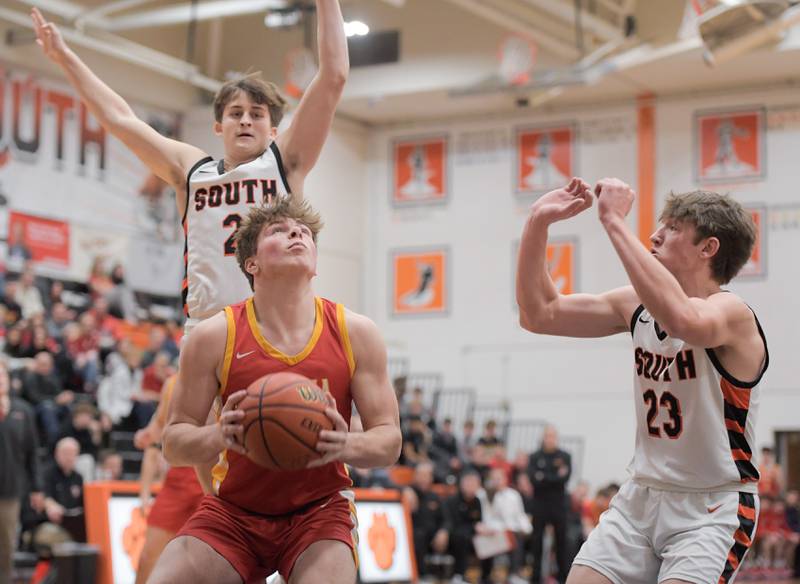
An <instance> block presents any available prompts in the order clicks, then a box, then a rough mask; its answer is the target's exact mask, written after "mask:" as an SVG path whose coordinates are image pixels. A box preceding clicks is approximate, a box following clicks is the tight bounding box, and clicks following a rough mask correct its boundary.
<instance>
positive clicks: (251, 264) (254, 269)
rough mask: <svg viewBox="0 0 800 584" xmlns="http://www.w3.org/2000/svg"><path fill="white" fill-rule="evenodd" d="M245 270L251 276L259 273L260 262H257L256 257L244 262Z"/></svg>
mask: <svg viewBox="0 0 800 584" xmlns="http://www.w3.org/2000/svg"><path fill="white" fill-rule="evenodd" d="M244 269H245V271H246V272H247V273H248V274H250V275H251V276H255V275H256V274H257V273H258V262H256V258H255V256H251V257H249V258H247V259H246V260H244Z"/></svg>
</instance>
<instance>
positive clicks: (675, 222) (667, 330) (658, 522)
mask: <svg viewBox="0 0 800 584" xmlns="http://www.w3.org/2000/svg"><path fill="white" fill-rule="evenodd" d="M594 192H595V193H596V195H597V200H598V218H599V220H600V223H601V224H602V226H603V228H604V229H605V231H606V233H607V234H608V237H609V239H610V240H611V243H612V245H613V246H614V249H615V251H616V253H617V255H618V256H619V259H620V261H621V262H622V265H623V266H624V267H625V271H626V272H627V274H628V277H629V279H630V282H631V285H630V286H625V287H622V288H617V289H615V290H611V291H609V292H606V293H604V294H599V295H595V294H571V295H568V296H565V295H561V294H559V293H558V290H557V289H556V287H555V285H554V284H553V281H552V278H551V277H550V274H549V272H548V268H547V259H546V258H547V232H548V229H549V227H550V225H551V224H553V223H555V222H557V221H562V220H565V219H569V218H570V217H573V216H575V215H577V214H578V213H580V212H582V211H585V210H586V209H588V208H589V207H591V205H592V202H593V200H594V198H595V196H594V195H593V194H592V190H591V188H590V187H589V185H588V184H586V183H584V182H583V181H581V180H580V179H577V178H576V179H572V181H571V182H570V183H569V185H567V186H565V187H564V188H561V189H556V190H554V191H551V192H549V193H547V194H546V195H544V196H543V197H541V198H540V199H539V200H537V201H536V202H535V203H534V204H533V206H532V207H531V211H530V215H529V216H528V220H527V223H526V225H525V228H524V231H523V233H522V241H521V244H520V254H519V263H518V268H517V302H518V304H519V308H520V323H521V324H522V326H523V327H524V328H525V329H527V330H529V331H531V332H535V333H539V334H548V335H561V336H571V337H605V336H609V335H613V334H617V333H625V332H628V333H630V334H631V337H632V340H633V345H634V351H633V359H632V363H631V365H633V368H632V369H633V378H634V383H633V386H634V400H635V404H636V448H635V451H634V456H633V460H632V461H631V464H630V466H629V467H628V471H629V473H630V475H631V478H630V480H628V481H627V482H626V483H625V484H624V485H623V486H622V488H621V489H620V491H619V493H617V495H616V496H615V497H614V498H613V499H612V500H611V504H610V507H609V509H608V511H606V512H605V513H604V514H603V515H602V517H601V518H600V523H599V525H598V526H597V528H595V530H594V531H592V533H591V534H590V535H589V538H588V539H587V540H586V542H585V543H584V544H583V546H582V547H581V550H580V551H579V552H578V555H577V557H576V558H575V560H574V564H573V567H572V570H571V571H570V573H569V577H568V579H567V583H568V584H609V583H611V584H621V583H624V584H653V583H656V582H657V583H659V584H685V583H692V584H709V583H711V582H713V583H719V584H728V583H730V582H732V581H733V580H734V578H735V577H736V574H737V571H738V569H739V567H740V566H741V562H742V560H743V559H744V556H745V554H746V553H747V550H748V549H749V547H750V545H751V543H752V541H753V536H754V535H755V528H756V518H757V515H758V490H757V485H758V479H759V475H758V470H757V469H756V467H755V465H754V464H753V461H752V459H751V458H752V452H753V446H754V444H755V426H756V416H757V414H758V403H759V396H760V389H759V382H760V381H761V377H762V375H763V374H764V372H765V371H766V369H767V366H768V365H769V353H768V351H767V342H766V338H765V336H764V333H763V331H762V329H761V325H760V324H759V322H758V319H757V318H756V316H755V313H754V312H753V310H751V309H750V307H749V306H748V305H747V304H745V302H744V301H743V300H742V299H741V298H739V297H738V296H736V295H735V294H731V293H730V292H727V291H726V290H724V289H723V288H722V286H724V285H725V284H727V283H728V282H730V280H731V279H733V277H734V276H736V274H737V273H738V272H739V270H740V269H741V268H742V267H743V266H744V265H745V263H746V262H747V260H748V259H749V258H750V254H751V252H752V248H753V245H754V243H755V237H756V229H755V225H754V223H753V219H752V217H751V216H750V214H749V213H748V212H747V211H746V210H745V209H743V208H742V206H741V205H740V204H739V203H737V202H736V201H734V200H733V199H731V198H730V197H729V196H722V195H719V194H717V193H714V192H709V191H694V192H690V193H683V194H672V195H670V197H669V198H668V200H667V204H666V206H665V208H664V211H663V212H662V214H661V225H660V226H659V228H658V229H657V230H656V231H655V233H653V235H651V236H650V241H651V248H650V250H648V249H646V248H645V247H644V246H643V245H642V244H641V242H640V241H639V239H638V238H637V237H636V236H635V235H634V234H633V233H632V232H631V230H630V229H629V228H628V226H627V224H626V222H625V217H626V216H627V215H628V213H629V212H630V210H631V207H632V206H633V201H634V198H635V195H634V192H633V189H631V188H630V187H629V186H628V185H627V184H625V183H624V182H622V181H620V180H618V179H603V180H601V181H600V182H599V183H598V184H597V185H596V187H595V191H594ZM564 576H565V575H564V574H561V575H560V577H561V578H562V579H563V578H564Z"/></svg>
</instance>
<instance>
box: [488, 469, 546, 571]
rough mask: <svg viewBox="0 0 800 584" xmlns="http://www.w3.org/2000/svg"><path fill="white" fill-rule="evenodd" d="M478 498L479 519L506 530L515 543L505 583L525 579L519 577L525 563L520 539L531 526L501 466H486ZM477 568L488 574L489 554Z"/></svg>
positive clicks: (502, 530) (526, 534) (527, 532)
mask: <svg viewBox="0 0 800 584" xmlns="http://www.w3.org/2000/svg"><path fill="white" fill-rule="evenodd" d="M478 499H479V500H480V502H481V517H482V520H481V521H482V523H483V524H484V525H485V526H486V528H487V529H489V530H491V531H494V532H510V533H511V534H512V536H513V538H514V541H515V545H514V548H513V549H512V550H511V552H510V554H509V555H510V562H509V578H508V582H509V584H522V583H524V582H527V580H525V579H524V578H523V577H522V567H523V565H524V563H525V548H524V546H523V543H524V541H525V538H526V537H527V536H528V535H529V534H530V533H531V532H532V531H533V528H532V526H531V521H530V519H528V516H527V515H526V514H525V506H524V503H523V501H522V496H521V495H520V494H519V492H517V491H516V490H514V489H512V488H511V487H509V484H508V473H507V472H506V471H505V470H504V469H502V468H493V469H492V470H490V471H489V476H488V478H487V480H486V486H485V488H484V489H480V490H479V491H478ZM481 571H482V572H483V573H484V577H488V575H489V572H490V571H491V558H490V559H489V562H488V563H487V564H486V565H485V566H484V567H482V570H481Z"/></svg>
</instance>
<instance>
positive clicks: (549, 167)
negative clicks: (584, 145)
mask: <svg viewBox="0 0 800 584" xmlns="http://www.w3.org/2000/svg"><path fill="white" fill-rule="evenodd" d="M574 137H575V130H574V127H573V126H572V125H570V124H565V125H563V126H553V127H547V128H527V129H526V128H522V129H520V130H518V131H517V148H516V165H515V166H516V171H515V174H516V176H515V177H514V184H515V185H516V192H517V193H518V194H529V193H534V194H535V193H541V192H544V191H550V190H553V189H555V188H558V187H563V186H564V185H565V184H567V183H568V182H569V181H570V179H571V178H572V176H573V175H574V166H575V156H574V149H573V143H574Z"/></svg>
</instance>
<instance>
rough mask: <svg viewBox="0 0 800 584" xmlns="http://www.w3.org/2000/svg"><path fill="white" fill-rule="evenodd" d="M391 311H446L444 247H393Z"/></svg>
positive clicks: (399, 312) (421, 312) (405, 312)
mask: <svg viewBox="0 0 800 584" xmlns="http://www.w3.org/2000/svg"><path fill="white" fill-rule="evenodd" d="M391 269H392V280H393V285H392V312H393V313H394V314H396V315H401V314H431V313H444V312H447V251H446V250H444V249H438V250H425V251H423V250H420V251H396V252H394V253H393V254H392V266H391Z"/></svg>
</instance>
